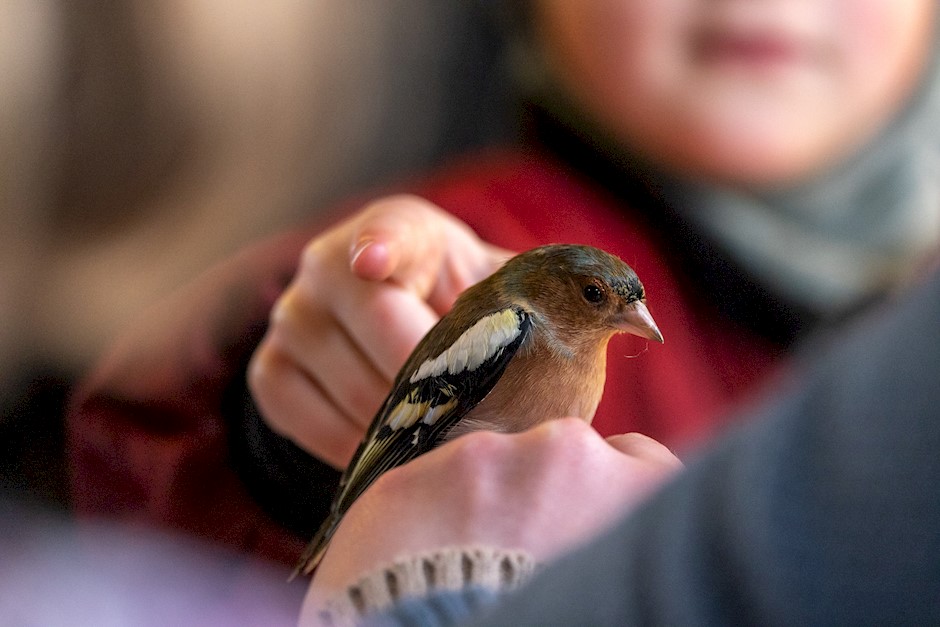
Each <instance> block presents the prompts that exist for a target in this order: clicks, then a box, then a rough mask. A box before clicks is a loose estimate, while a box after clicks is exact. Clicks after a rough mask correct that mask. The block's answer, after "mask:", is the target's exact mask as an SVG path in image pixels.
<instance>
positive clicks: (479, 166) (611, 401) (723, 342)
mask: <svg viewBox="0 0 940 627" xmlns="http://www.w3.org/2000/svg"><path fill="white" fill-rule="evenodd" d="M409 191H412V192H415V193H417V194H419V195H421V196H424V197H426V198H428V199H429V200H431V201H432V202H434V203H436V204H438V205H440V206H441V207H443V208H445V209H447V210H448V211H450V212H452V213H453V214H454V215H456V216H458V217H460V218H461V219H463V220H465V221H466V222H467V223H469V224H470V226H471V227H473V228H474V229H475V230H476V231H477V232H478V233H479V234H480V235H481V237H483V238H484V239H486V240H488V241H491V242H493V243H496V244H499V245H501V246H504V247H507V248H510V249H516V250H524V249H528V248H531V247H534V246H536V245H539V244H545V243H553V242H554V243H559V242H570V243H584V244H592V245H594V246H597V247H600V248H603V249H605V250H608V251H610V252H612V253H614V254H616V255H618V256H620V257H621V258H622V259H624V260H625V261H626V262H627V263H629V264H630V265H632V266H633V267H634V269H636V271H637V273H638V274H639V275H640V277H641V278H642V280H643V283H644V285H645V287H646V290H647V295H648V304H649V307H650V310H651V311H652V313H653V315H654V317H655V318H656V321H657V323H658V324H659V327H660V329H661V330H662V332H663V335H664V336H665V340H666V341H665V344H664V345H663V346H658V345H655V346H649V347H647V343H646V342H645V341H643V340H640V339H638V338H633V337H631V336H620V337H618V338H615V339H614V340H613V341H612V342H611V347H610V352H609V357H608V371H607V373H608V374H607V386H606V390H605V394H604V399H603V401H602V402H601V405H600V407H599V409H598V412H597V416H596V418H595V422H594V424H595V426H596V427H597V429H598V430H599V431H600V432H601V433H603V434H612V433H620V432H627V431H640V432H643V433H645V434H648V435H650V436H652V437H654V438H656V439H658V440H660V441H662V442H664V443H665V444H667V445H668V446H670V447H673V448H674V449H675V450H677V451H679V452H680V453H681V452H682V451H686V450H688V449H690V448H692V447H693V446H694V445H695V444H697V443H698V442H700V441H701V440H702V439H703V438H705V437H707V436H709V435H710V434H711V433H712V432H713V431H714V430H715V429H716V427H717V426H719V425H720V424H721V422H722V420H724V419H726V418H725V417H726V416H728V415H729V413H730V411H731V410H732V408H733V407H734V406H735V404H736V403H740V402H741V401H742V399H743V398H744V397H745V396H746V395H749V394H750V393H751V392H753V391H754V389H755V387H756V385H757V384H758V383H760V382H762V381H764V380H766V379H767V377H768V375H769V373H770V372H771V370H772V368H771V367H770V366H772V365H773V364H774V363H775V361H776V359H775V357H776V355H778V354H779V352H780V351H779V349H778V348H776V347H774V346H773V345H771V344H770V343H768V342H766V341H764V340H763V339H761V338H759V337H757V336H756V335H755V334H753V333H752V332H750V331H748V330H747V329H745V328H742V327H741V326H739V325H737V324H735V323H734V322H732V321H730V320H728V319H725V318H723V317H722V316H720V315H719V314H718V313H717V311H716V309H715V308H714V306H713V299H714V298H716V297H717V296H716V294H714V293H713V292H712V291H710V290H709V289H708V286H705V285H701V286H697V287H693V286H694V282H692V281H688V280H683V277H682V276H681V272H682V269H681V266H680V264H679V263H678V262H677V261H676V259H675V255H674V254H673V253H672V251H671V250H669V249H668V247H665V246H663V245H662V243H661V242H662V241H663V239H662V237H657V236H656V235H657V234H655V233H652V232H651V229H650V227H649V226H648V223H647V221H646V220H644V219H642V217H641V216H638V215H637V212H636V211H635V210H631V208H630V207H624V206H623V203H622V202H621V201H620V200H618V199H617V198H615V197H613V196H611V195H608V194H607V193H606V192H605V191H604V190H603V189H602V188H600V187H598V186H596V185H595V184H594V183H592V182H591V181H590V180H587V179H584V178H582V177H580V176H579V175H578V174H576V173H575V172H574V171H572V170H570V169H568V168H566V167H564V166H563V165H561V164H560V163H558V162H556V161H554V160H553V159H552V158H549V157H546V156H544V155H539V154H523V153H517V152H512V153H498V154H488V155H485V156H483V157H480V158H477V159H475V160H473V161H469V162H465V163H464V164H462V165H459V166H456V167H454V168H451V169H450V170H448V171H446V172H444V173H442V174H440V175H439V176H437V177H435V178H433V179H431V180H429V181H425V182H423V183H422V184H420V185H414V186H412V187H411V189H410V190H409ZM317 232H318V229H316V228H314V229H310V230H307V231H304V232H293V233H288V234H285V235H282V236H280V237H276V238H273V239H270V240H267V241H264V242H261V243H259V244H257V245H255V246H253V247H251V248H250V249H247V250H245V251H243V252H242V253H240V254H239V255H237V256H235V257H233V258H231V259H230V260H228V261H227V262H226V263H224V264H222V265H221V266H219V267H217V268H215V269H213V270H211V271H210V272H209V273H207V274H206V275H204V276H203V277H201V278H200V279H199V280H197V281H196V282H194V283H193V284H191V285H190V286H189V287H188V288H187V289H185V290H184V291H182V292H180V293H179V294H177V295H176V296H175V297H174V298H173V299H172V300H170V301H167V302H164V303H162V304H161V305H160V306H159V307H157V308H156V309H155V310H154V311H152V312H151V313H150V314H149V315H148V316H147V317H146V318H145V319H142V320H141V321H139V323H138V324H137V325H136V327H135V328H134V329H132V330H131V331H130V332H129V333H128V334H126V335H125V336H124V337H123V338H122V339H121V340H120V341H118V342H117V343H116V344H115V345H114V346H113V348H112V349H111V351H110V352H109V353H108V355H107V356H106V357H105V358H104V359H103V360H102V362H101V363H100V364H99V366H98V367H97V368H96V369H95V371H94V372H93V373H92V374H91V376H90V377H89V378H88V379H87V380H86V381H85V382H84V383H83V385H82V386H80V388H79V390H78V391H77V393H76V394H75V397H74V399H73V402H72V405H71V409H70V413H69V416H68V435H69V455H70V465H71V471H72V487H73V497H74V503H75V505H76V507H77V509H78V511H79V512H81V513H93V514H107V515H114V516H118V517H120V518H123V519H129V520H136V521H143V522H147V523H151V524H157V525H165V526H169V527H171V528H176V529H182V530H186V531H188V532H191V533H194V534H196V535H198V536H201V537H203V538H207V539H211V540H214V541H217V542H221V543H224V544H227V545H229V546H231V547H234V548H237V549H239V550H242V551H246V552H249V553H253V554H257V555H261V556H265V557H268V558H273V559H276V560H281V561H284V562H287V563H292V562H293V561H294V560H295V559H296V557H297V555H298V553H299V551H300V548H301V547H302V545H303V544H304V542H305V541H306V538H299V537H296V536H293V535H291V534H290V533H289V532H287V531H286V530H285V529H284V528H282V527H280V526H279V525H278V524H277V523H276V522H275V521H274V520H272V519H271V518H270V517H269V516H267V515H266V514H265V513H264V511H263V510H262V509H261V507H260V506H259V505H258V504H256V503H255V502H254V501H253V500H252V498H251V497H250V496H249V494H248V492H247V490H246V488H245V486H244V485H242V483H241V481H240V479H239V475H238V474H237V473H236V471H235V469H234V468H233V465H232V460H231V458H230V454H229V448H228V443H229V438H228V435H229V434H228V433H227V429H228V427H227V424H226V420H225V419H224V417H223V406H222V396H223V392H224V391H225V390H226V388H227V387H228V386H229V384H230V383H231V381H232V379H233V377H236V376H238V375H239V374H240V373H241V368H242V367H243V365H244V362H245V359H246V358H247V356H248V355H249V354H250V352H251V350H252V349H253V347H254V345H255V344H256V342H257V340H258V339H259V335H260V330H261V329H263V326H264V324H265V322H266V319H267V312H268V310H269V309H270V307H271V305H272V304H273V302H274V300H275V298H276V297H277V295H278V294H279V293H280V291H281V290H282V289H283V287H284V285H285V284H286V282H287V280H289V278H290V277H291V275H292V274H293V271H294V269H295V266H296V262H297V259H298V256H299V254H300V251H301V248H302V247H303V245H304V243H305V242H306V241H308V239H309V238H310V237H312V236H313V235H315V234H316V233H317Z"/></svg>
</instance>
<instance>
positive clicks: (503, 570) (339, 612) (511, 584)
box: [320, 547, 536, 627]
mask: <svg viewBox="0 0 940 627" xmlns="http://www.w3.org/2000/svg"><path fill="white" fill-rule="evenodd" d="M535 570H536V563H535V560H534V558H533V557H532V556H531V555H529V554H528V553H526V552H524V551H515V550H504V549H496V548H490V547H451V548H445V549H438V550H435V551H431V552H428V553H420V554H417V555H412V556H407V557H403V558H400V559H398V560H395V561H394V562H392V563H391V564H389V565H387V566H384V567H381V568H378V569H376V570H375V571H373V572H371V573H369V574H368V575H366V576H365V577H363V578H362V579H360V580H359V581H358V582H357V583H356V584H354V585H352V586H350V587H349V588H347V589H346V591H345V593H343V594H342V595H340V596H338V597H336V598H334V599H332V600H331V601H330V602H328V603H327V605H326V607H325V609H324V610H323V611H322V612H321V613H320V619H321V620H322V621H323V624H324V625H336V626H337V627H338V626H346V625H356V624H358V623H359V622H360V621H361V620H363V618H365V617H367V616H368V615H369V614H373V613H375V612H380V611H382V610H386V609H388V608H390V607H392V606H393V605H394V604H395V603H397V602H398V601H400V600H402V599H407V598H416V597H424V596H427V595H428V594H430V593H432V592H435V591H438V590H462V589H466V588H483V589H486V590H492V591H494V592H498V593H503V592H508V591H510V590H514V589H516V588H518V587H519V586H521V585H522V584H524V583H525V582H527V581H528V580H529V579H530V578H531V577H532V575H533V573H534V572H535Z"/></svg>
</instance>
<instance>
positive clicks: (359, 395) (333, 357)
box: [268, 291, 391, 428]
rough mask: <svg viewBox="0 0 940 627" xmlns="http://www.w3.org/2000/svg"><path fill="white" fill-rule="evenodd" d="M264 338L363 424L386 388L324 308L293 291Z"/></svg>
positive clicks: (388, 383) (387, 383) (280, 304)
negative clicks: (310, 304)
mask: <svg viewBox="0 0 940 627" xmlns="http://www.w3.org/2000/svg"><path fill="white" fill-rule="evenodd" d="M268 341H269V342H270V343H271V344H272V345H275V346H277V347H278V348H279V349H280V351H281V352H282V353H283V354H284V355H285V356H286V357H287V358H288V360H289V361H291V362H292V363H293V364H294V365H295V366H296V367H298V368H299V369H300V370H301V371H303V372H304V373H305V374H306V375H307V376H308V377H309V378H310V379H312V380H313V381H316V383H317V384H318V385H319V386H320V388H321V389H322V391H323V393H324V395H325V396H327V397H328V398H329V399H330V400H331V401H332V403H333V405H334V406H335V407H337V409H338V410H339V411H340V412H342V413H343V415H345V416H346V417H347V418H348V419H349V420H351V421H353V422H354V423H356V424H358V425H359V426H361V427H363V428H365V427H367V426H368V425H369V423H370V422H371V420H372V417H373V416H374V415H375V412H376V410H377V409H378V407H379V405H380V404H381V402H382V401H383V400H384V398H385V396H386V395H387V394H388V390H389V388H390V387H391V379H390V378H388V377H384V376H383V375H382V374H381V373H380V372H379V371H378V370H377V369H376V367H375V366H374V365H373V364H372V362H371V361H370V360H369V358H368V357H367V356H366V355H365V354H363V352H362V351H361V350H360V349H359V347H358V345H357V343H356V342H355V341H354V340H353V339H352V338H351V337H350V336H349V335H348V334H347V332H346V331H345V330H344V328H343V327H342V325H340V324H338V323H337V322H336V321H335V320H333V318H332V317H331V316H330V315H329V313H327V312H326V311H317V310H311V309H310V308H309V307H306V305H305V301H304V300H303V296H302V295H300V293H299V292H298V291H292V292H289V293H287V294H285V296H284V297H283V298H282V299H281V300H280V301H279V302H278V304H277V306H276V307H275V310H274V313H273V314H272V326H271V329H270V331H269V338H268Z"/></svg>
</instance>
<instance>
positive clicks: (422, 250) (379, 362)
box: [248, 196, 511, 467]
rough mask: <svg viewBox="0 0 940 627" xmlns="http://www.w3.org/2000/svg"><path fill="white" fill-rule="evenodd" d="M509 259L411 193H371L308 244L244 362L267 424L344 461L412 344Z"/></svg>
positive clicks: (339, 462)
mask: <svg viewBox="0 0 940 627" xmlns="http://www.w3.org/2000/svg"><path fill="white" fill-rule="evenodd" d="M510 255H511V253H510V252H509V251H505V250H502V249H499V248H496V247H494V246H491V245H489V244H486V243H485V242H483V241H481V240H480V239H479V238H478V237H477V236H476V235H475V234H474V233H473V232H472V231H471V230H470V229H469V228H468V227H467V226H466V225H465V224H463V223H462V222H460V221H458V220H457V219H455V218H453V217H452V216H450V215H448V214H446V213H444V212H443V211H442V210H440V209H439V208H437V207H435V206H434V205H431V204H430V203H428V202H427V201H424V200H422V199H420V198H416V197H413V196H395V197H390V198H386V199H383V200H379V201H377V202H375V203H373V204H372V205H370V206H368V207H366V208H365V209H364V210H363V211H362V212H360V213H359V214H357V215H356V216H354V217H353V218H351V219H350V220H348V221H346V222H344V223H342V224H340V225H339V226H337V227H335V228H333V229H332V230H330V231H327V232H326V233H324V234H323V235H321V236H319V237H317V238H315V239H313V240H312V241H311V242H310V243H309V244H308V245H307V247H306V249H305V251H304V254H303V257H302V259H301V261H300V265H299V267H298V270H297V274H296V275H295V276H294V279H293V281H292V282H291V284H290V285H289V286H288V288H287V290H286V291H285V292H284V294H283V295H282V296H281V298H280V300H279V301H278V302H277V304H276V305H275V307H274V309H273V310H272V312H271V323H270V326H269V328H268V331H267V334H266V335H265V337H264V339H263V340H262V342H261V344H260V346H259V347H258V349H257V351H256V352H255V354H254V356H253V358H252V362H251V367H250V369H249V377H248V380H249V385H250V387H251V391H252V393H253V394H254V397H255V400H256V401H257V403H258V406H259V408H260V410H261V413H262V415H263V416H264V418H265V420H266V421H267V422H268V424H269V425H270V426H271V428H272V429H274V430H275V431H276V432H278V433H280V434H282V435H284V436H286V437H288V438H290V439H292V440H293V441H294V442H296V443H297V444H298V445H299V446H300V447H302V448H304V449H306V450H307V451H309V452H310V453H312V454H313V455H316V456H317V457H319V458H321V459H323V460H324V461H326V462H328V463H330V464H332V465H334V466H337V467H343V466H345V465H346V464H347V463H348V462H349V460H350V458H351V457H352V455H353V452H354V451H355V449H356V446H357V444H358V443H359V440H360V439H361V438H362V435H363V433H364V431H365V429H366V427H367V426H368V425H369V423H370V422H371V420H372V417H373V415H374V414H375V412H376V410H377V409H378V408H379V405H380V404H381V402H382V401H383V400H384V399H385V396H386V394H388V391H389V388H390V386H391V383H392V380H393V379H394V377H395V375H396V374H397V372H398V369H399V368H400V367H401V365H402V364H403V363H404V362H405V359H407V357H408V355H409V354H410V353H411V351H412V349H413V348H414V347H415V345H416V344H417V343H418V341H419V340H420V339H421V338H422V337H423V336H424V334H425V333H426V332H427V331H428V329H430V328H431V326H432V325H433V324H434V323H435V322H436V321H437V319H438V318H439V317H440V315H441V314H442V313H444V312H446V311H447V310H448V309H449V308H450V306H451V304H452V303H453V302H454V300H455V299H456V297H457V295H458V294H460V292H462V291H463V290H464V289H466V288H467V287H468V286H470V285H472V284H473V283H476V282H477V281H479V280H480V279H482V278H484V277H486V276H488V275H489V274H491V273H492V272H493V271H494V270H496V268H498V267H499V265H500V264H501V263H502V262H503V261H505V259H507V258H508V257H509V256H510Z"/></svg>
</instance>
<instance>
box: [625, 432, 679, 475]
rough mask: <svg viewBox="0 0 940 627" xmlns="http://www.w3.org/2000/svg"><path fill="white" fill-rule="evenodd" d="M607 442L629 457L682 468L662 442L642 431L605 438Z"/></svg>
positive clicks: (677, 459)
mask: <svg viewBox="0 0 940 627" xmlns="http://www.w3.org/2000/svg"><path fill="white" fill-rule="evenodd" d="M607 443H608V444H610V445H611V446H612V447H614V448H615V449H617V450H618V451H620V452H621V453H623V454H624V455H629V456H630V457H635V458H637V459H643V460H649V461H655V462H660V463H662V464H664V465H666V466H669V467H675V468H682V465H683V464H682V462H681V461H680V460H679V458H678V457H676V456H675V454H674V453H673V452H672V451H670V450H669V449H668V448H667V447H666V446H665V445H664V444H662V443H660V442H658V441H656V440H654V439H653V438H651V437H649V436H646V435H643V434H642V433H635V432H634V433H622V434H619V435H612V436H610V437H608V438H607Z"/></svg>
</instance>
